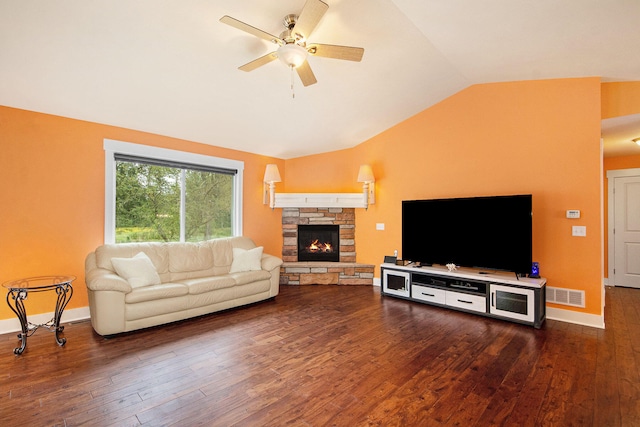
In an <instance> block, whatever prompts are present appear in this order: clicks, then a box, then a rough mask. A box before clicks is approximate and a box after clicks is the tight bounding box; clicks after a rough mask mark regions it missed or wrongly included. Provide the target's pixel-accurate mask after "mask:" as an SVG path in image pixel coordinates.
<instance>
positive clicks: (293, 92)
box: [289, 65, 296, 99]
mask: <svg viewBox="0 0 640 427" xmlns="http://www.w3.org/2000/svg"><path fill="white" fill-rule="evenodd" d="M289 68H290V69H291V98H293V99H295V98H296V92H295V90H293V82H294V78H293V65H289Z"/></svg>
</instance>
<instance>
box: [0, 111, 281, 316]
mask: <svg viewBox="0 0 640 427" xmlns="http://www.w3.org/2000/svg"><path fill="white" fill-rule="evenodd" d="M105 138H107V139H115V140H120V141H126V142H132V143H137V144H145V145H153V146H156V147H162V148H170V149H177V150H182V151H189V152H193V153H198V154H205V155H211V156H217V157H224V158H229V159H234V160H241V161H244V162H245V163H244V164H245V171H244V234H245V235H247V236H250V237H252V238H253V239H254V240H255V241H256V243H257V244H259V245H263V246H264V247H265V252H268V253H273V254H276V255H279V254H280V253H281V252H282V234H281V231H280V227H281V225H280V219H279V218H278V217H276V216H274V215H273V214H271V210H270V209H269V208H268V207H267V206H264V205H263V204H262V176H263V174H264V168H265V165H266V164H267V163H276V164H278V166H279V167H280V169H281V170H284V161H282V160H277V159H273V158H269V157H263V156H258V155H254V154H249V153H245V152H240V151H235V150H228V149H223V148H218V147H211V146H208V145H203V144H197V143H193V142H188V141H183V140H178V139H174V138H168V137H164V136H159V135H153V134H148V133H144V132H137V131H133V130H127V129H122V128H117V127H112V126H105V125H100V124H95V123H89V122H83V121H79V120H72V119H67V118H62V117H57V116H51V115H46V114H39V113H33V112H29V111H24V110H18V109H13V108H7V107H1V106H0V151H1V153H2V154H1V155H0V206H1V207H2V214H1V215H0V282H5V281H7V280H12V279H17V278H20V277H26V276H34V275H45V274H72V275H75V276H77V280H76V281H75V282H74V294H73V298H72V299H71V302H70V303H69V305H68V307H67V308H68V309H69V308H77V307H86V306H87V305H88V301H87V293H86V288H85V285H84V259H85V257H86V255H87V254H88V253H89V252H90V251H92V250H93V249H95V248H96V247H97V246H98V245H101V244H102V243H103V239H104V174H105V172H104V162H105V160H104V150H103V140H104V139H105ZM53 304H55V299H54V298H53V297H52V295H46V293H44V294H31V295H29V299H28V300H27V303H26V306H27V311H28V313H29V314H38V313H47V312H52V311H53V308H54V305H53ZM8 318H15V315H14V314H13V312H11V311H10V310H9V308H8V307H7V304H6V303H2V304H0V319H8Z"/></svg>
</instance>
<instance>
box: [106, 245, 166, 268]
mask: <svg viewBox="0 0 640 427" xmlns="http://www.w3.org/2000/svg"><path fill="white" fill-rule="evenodd" d="M138 252H144V253H145V254H146V255H147V256H148V257H149V258H150V259H151V262H153V265H154V266H155V267H156V271H157V272H158V274H159V275H160V277H162V275H163V274H166V273H168V272H169V252H168V251H167V244H165V243H160V242H148V243H112V244H107V245H102V246H98V248H97V249H96V265H97V266H98V267H100V268H104V269H107V270H111V271H116V270H115V268H114V267H113V264H112V262H111V259H112V258H131V257H133V256H134V255H136V254H137V253H138Z"/></svg>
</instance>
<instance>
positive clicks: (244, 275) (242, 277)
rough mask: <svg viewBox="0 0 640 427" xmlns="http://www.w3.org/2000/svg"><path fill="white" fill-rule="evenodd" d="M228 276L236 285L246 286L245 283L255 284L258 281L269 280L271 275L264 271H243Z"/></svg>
mask: <svg viewBox="0 0 640 427" xmlns="http://www.w3.org/2000/svg"><path fill="white" fill-rule="evenodd" d="M229 276H231V277H232V278H233V280H234V281H235V282H236V285H246V284H247V283H251V282H257V281H260V280H269V279H270V278H271V273H269V272H268V271H265V270H258V271H243V272H240V273H230V274H229Z"/></svg>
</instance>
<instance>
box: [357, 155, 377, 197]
mask: <svg viewBox="0 0 640 427" xmlns="http://www.w3.org/2000/svg"><path fill="white" fill-rule="evenodd" d="M358 182H362V192H363V193H364V201H365V205H366V206H369V205H373V204H375V203H376V178H375V177H374V176H373V170H371V166H369V165H361V166H360V170H359V171H358Z"/></svg>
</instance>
